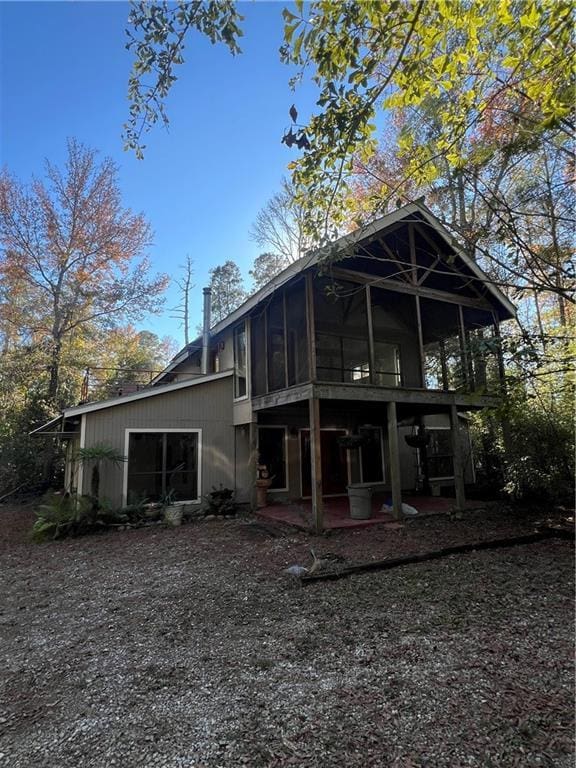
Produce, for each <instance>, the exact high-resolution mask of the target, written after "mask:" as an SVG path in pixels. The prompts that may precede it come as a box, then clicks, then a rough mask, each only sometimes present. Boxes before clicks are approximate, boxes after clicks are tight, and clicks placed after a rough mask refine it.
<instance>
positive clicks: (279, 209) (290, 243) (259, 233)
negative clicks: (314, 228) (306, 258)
mask: <svg viewBox="0 0 576 768" xmlns="http://www.w3.org/2000/svg"><path fill="white" fill-rule="evenodd" d="M250 236H251V238H252V240H254V241H255V242H257V243H258V245H259V246H261V247H262V248H265V249H266V250H267V251H268V252H272V253H274V254H276V255H278V256H280V257H282V258H283V259H284V260H285V262H286V264H290V263H292V262H293V261H296V260H297V259H299V258H300V257H301V256H302V255H303V254H304V253H305V251H307V250H308V249H309V248H312V247H313V243H312V241H311V240H310V239H309V238H308V237H307V236H306V234H305V232H304V218H303V212H302V208H301V206H300V205H299V204H298V203H297V202H296V197H295V193H294V188H293V186H292V184H291V183H290V182H288V181H287V180H286V179H283V180H282V187H281V189H280V191H279V192H276V194H275V195H273V196H272V197H271V198H270V200H268V202H267V203H266V205H265V206H264V207H263V208H262V209H261V210H260V212H259V213H258V215H257V216H256V221H255V222H254V224H253V225H252V227H251V229H250Z"/></svg>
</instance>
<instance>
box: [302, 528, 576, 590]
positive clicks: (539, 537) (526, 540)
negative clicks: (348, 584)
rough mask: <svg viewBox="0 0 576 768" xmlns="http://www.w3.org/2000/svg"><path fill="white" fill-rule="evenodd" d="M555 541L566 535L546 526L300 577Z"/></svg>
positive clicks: (321, 577) (328, 576)
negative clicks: (531, 530)
mask: <svg viewBox="0 0 576 768" xmlns="http://www.w3.org/2000/svg"><path fill="white" fill-rule="evenodd" d="M553 538H566V533H565V532H564V531H561V530H559V529H554V528H548V527H546V528H543V529H541V530H539V531H537V532H536V533H530V534H526V535H524V536H513V537H508V538H506V539H492V540H491V541H478V542H475V543H473V544H459V545H458V546H455V547H445V548H444V549H437V550H434V551H432V552H422V553H420V554H415V555H405V556H404V557H395V558H388V559H386V560H373V561H372V562H369V563H359V564H358V565H350V566H348V567H347V568H340V569H339V570H337V571H326V572H324V573H314V574H308V575H304V576H301V577H300V578H301V580H302V583H303V584H309V583H310V582H313V581H328V580H331V581H335V580H336V579H344V578H346V577H347V576H352V575H353V574H355V573H369V572H370V571H388V570H390V569H392V568H398V567H400V566H402V565H412V564H414V563H425V562H426V561H428V560H439V559H440V558H442V557H449V556H450V555H461V554H465V553H467V552H476V551H479V550H483V549H503V548H505V547H515V546H519V545H522V544H534V543H536V542H539V541H546V540H547V539H553ZM572 538H573V535H572Z"/></svg>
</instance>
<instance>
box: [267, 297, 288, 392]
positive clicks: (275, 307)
mask: <svg viewBox="0 0 576 768" xmlns="http://www.w3.org/2000/svg"><path fill="white" fill-rule="evenodd" d="M284 339H285V335H284V300H283V298H282V295H280V294H278V295H277V296H275V297H274V298H273V299H272V301H271V302H270V304H269V306H268V340H267V341H268V391H269V392H274V391H275V390H277V389H284V387H285V386H286V350H285V348H284Z"/></svg>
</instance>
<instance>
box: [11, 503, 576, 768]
mask: <svg viewBox="0 0 576 768" xmlns="http://www.w3.org/2000/svg"><path fill="white" fill-rule="evenodd" d="M0 522H1V528H0V530H1V534H0V535H1V536H2V541H1V542H0V561H1V562H0V572H1V574H2V592H1V595H2V597H1V605H0V627H1V638H0V639H1V649H2V655H3V659H2V660H1V662H0V670H1V671H0V676H1V690H0V766H6V767H8V766H10V768H80V767H81V768H92V767H94V768H96V767H97V768H109V767H110V766H118V768H136V767H138V768H146V767H147V766H150V767H151V768H152V767H153V766H167V767H169V768H189V767H192V766H195V768H201V767H203V768H236V766H242V765H246V766H250V767H251V768H260V767H262V768H264V767H266V768H273V767H274V766H277V767H280V766H282V767H284V766H300V767H302V768H308V767H310V768H312V766H314V767H317V768H332V766H334V768H336V766H337V767H338V768H341V767H344V766H346V767H350V768H356V767H357V768H360V766H361V767H362V768H366V767H368V766H378V767H379V768H386V767H387V766H392V767H394V768H424V766H428V767H429V768H437V767H438V768H439V767H441V766H446V767H448V766H449V767H450V768H458V767H459V766H482V768H484V767H489V766H495V767H496V766H498V768H505V767H506V766H522V768H525V767H526V766H528V767H531V766H554V768H563V767H564V766H566V768H567V767H568V766H570V767H571V766H572V765H573V758H574V756H573V721H572V718H573V695H574V694H573V662H572V660H573V650H574V649H573V572H574V571H573V568H574V561H573V547H572V545H571V543H570V542H567V541H561V540H553V541H547V542H543V543H538V544H531V545H529V546H518V547H513V548H507V549H502V550H496V551H485V552H480V553H472V554H468V555H459V556H452V557H450V558H446V559H443V560H438V561H434V562H430V563H422V564H418V565H411V566H405V567H402V568H397V569H395V570H391V571H387V572H382V573H372V574H369V575H357V576H354V577H352V578H349V579H343V580H341V581H336V582H322V583H314V584H311V585H308V586H306V587H302V586H300V585H299V583H298V582H296V580H295V579H294V578H291V577H289V576H287V575H285V574H284V573H283V569H284V568H286V566H288V565H291V564H295V563H300V564H304V565H306V564H307V563H308V562H309V553H308V546H309V544H310V542H311V541H313V545H314V547H315V548H316V550H317V551H318V552H320V553H322V552H326V551H331V552H338V553H341V554H343V555H344V556H345V557H346V559H347V561H348V562H350V563H351V562H358V561H361V560H368V559H374V558H382V557H385V556H394V555H396V554H405V553H408V552H419V551H424V550H426V549H430V548H438V547H440V546H448V545H450V544H456V543H461V542H464V541H470V540H482V539H485V538H489V537H491V536H494V537H495V536H504V535H508V534H513V533H524V532H528V531H529V530H531V526H530V521H529V520H528V519H527V518H526V517H525V516H524V517H521V516H517V515H516V516H515V515H513V514H511V513H505V512H502V511H497V510H493V511H492V512H488V513H478V512H476V513H469V514H467V515H466V516H465V517H464V518H463V519H461V520H450V519H448V518H446V517H441V518H433V519H427V520H424V519H422V520H414V521H410V523H409V524H407V525H406V526H405V527H404V528H402V529H400V530H389V529H384V528H382V527H378V528H374V529H365V530H363V531H360V532H350V531H348V532H343V533H340V534H337V535H333V536H332V537H330V538H325V539H324V538H322V539H315V540H311V539H309V538H308V537H307V536H306V535H305V534H303V533H294V532H291V531H286V530H282V529H274V530H270V529H268V528H266V527H265V526H262V525H261V524H257V523H254V522H250V521H246V520H223V521H218V520H213V521H205V522H202V523H198V524H190V525H187V526H184V527H183V528H181V529H175V530H166V529H163V528H149V529H140V530H135V531H124V532H114V533H107V534H104V535H100V536H92V537H86V538H82V539H76V540H71V541H65V542H56V543H48V544H43V545H35V544H31V543H29V542H28V540H27V539H26V532H27V530H28V528H29V526H30V522H31V509H30V507H29V506H28V507H26V506H24V507H15V506H12V507H10V506H7V505H2V506H0Z"/></svg>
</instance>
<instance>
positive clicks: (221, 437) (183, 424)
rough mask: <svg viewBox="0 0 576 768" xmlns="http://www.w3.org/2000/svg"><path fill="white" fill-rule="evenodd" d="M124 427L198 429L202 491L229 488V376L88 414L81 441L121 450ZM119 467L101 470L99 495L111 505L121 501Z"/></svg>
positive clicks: (231, 470)
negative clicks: (199, 433)
mask: <svg viewBox="0 0 576 768" xmlns="http://www.w3.org/2000/svg"><path fill="white" fill-rule="evenodd" d="M129 428H138V429H144V428H154V429H161V428H166V429H169V428H172V429H174V428H182V429H201V430H202V453H201V462H202V471H201V492H202V493H207V492H208V491H210V489H211V488H212V486H213V485H215V486H216V487H218V486H219V485H220V484H222V485H224V486H226V487H229V488H230V487H233V484H234V428H233V426H232V377H227V378H224V379H220V380H217V381H212V382H207V383H206V384H205V385H202V384H197V385H196V386H194V387H192V388H190V389H183V390H179V391H176V392H166V393H165V394H163V395H156V396H155V397H150V398H146V399H142V400H136V401H133V402H131V403H126V404H125V405H117V406H114V407H113V408H106V409H104V410H101V411H95V412H93V413H87V414H86V441H85V445H86V446H92V445H96V444H98V443H103V444H106V445H110V446H112V447H114V448H115V449H116V450H117V451H119V452H120V453H122V454H124V451H125V434H126V429H129ZM123 472H124V467H118V468H116V467H110V466H107V467H105V468H104V467H103V470H102V480H101V494H102V496H104V497H106V498H107V499H109V500H110V501H111V502H112V503H113V504H120V503H121V501H122V499H121V496H122V480H123ZM89 486H90V472H89V471H85V472H84V483H83V489H82V490H83V492H84V493H88V492H89Z"/></svg>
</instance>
